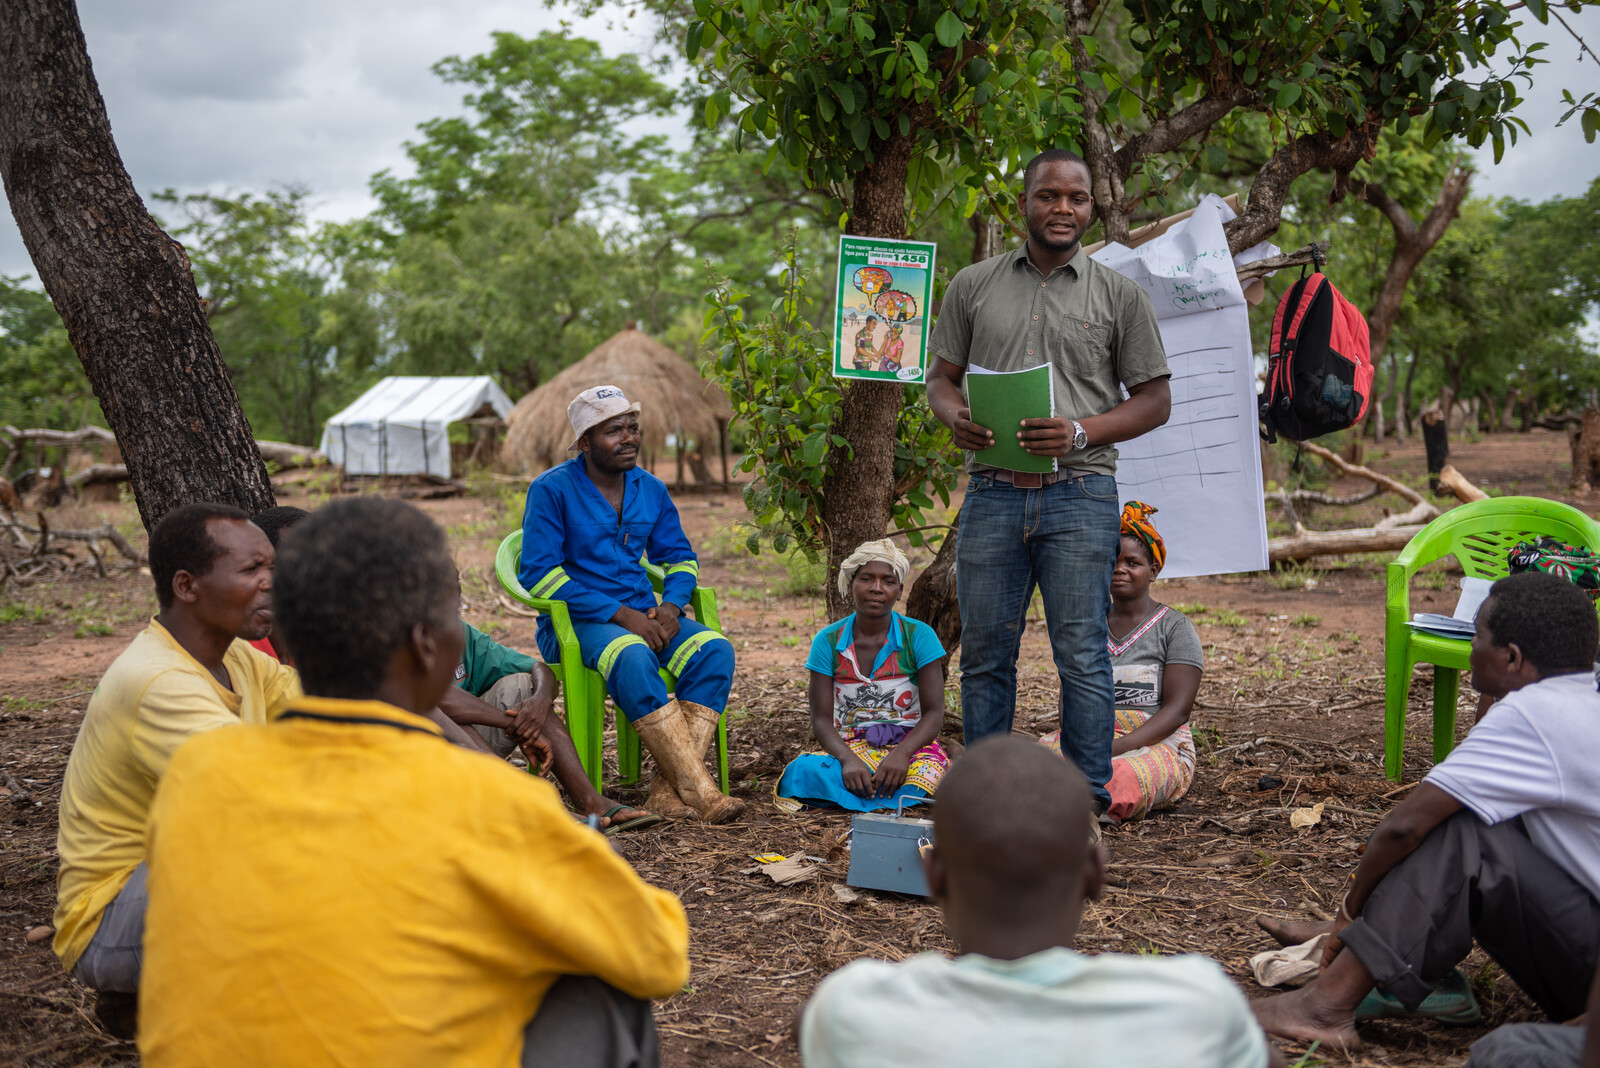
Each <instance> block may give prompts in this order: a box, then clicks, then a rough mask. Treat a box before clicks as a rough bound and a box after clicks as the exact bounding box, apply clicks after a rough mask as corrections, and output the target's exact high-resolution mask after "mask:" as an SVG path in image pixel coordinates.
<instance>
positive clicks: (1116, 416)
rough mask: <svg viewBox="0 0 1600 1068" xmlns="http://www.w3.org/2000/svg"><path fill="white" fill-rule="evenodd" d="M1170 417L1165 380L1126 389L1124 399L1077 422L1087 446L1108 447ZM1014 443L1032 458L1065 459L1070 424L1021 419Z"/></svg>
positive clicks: (1057, 420)
mask: <svg viewBox="0 0 1600 1068" xmlns="http://www.w3.org/2000/svg"><path fill="white" fill-rule="evenodd" d="M1171 414H1172V387H1171V385H1170V384H1169V383H1168V381H1167V378H1166V377H1165V376H1163V377H1161V378H1152V379H1151V380H1150V381H1148V382H1140V383H1139V384H1138V385H1137V386H1130V387H1129V388H1128V399H1127V400H1125V401H1123V402H1122V403H1121V404H1119V405H1117V406H1116V407H1115V408H1113V409H1111V410H1110V411H1109V412H1102V413H1101V414H1099V415H1090V416H1086V417H1084V418H1083V419H1079V420H1078V422H1079V423H1081V424H1083V432H1084V434H1086V435H1087V436H1088V438H1089V444H1090V445H1110V444H1112V443H1114V442H1118V441H1127V440H1128V439H1129V438H1136V437H1138V436H1139V435H1140V434H1146V433H1149V432H1150V431H1152V430H1154V429H1155V428H1156V427H1158V426H1160V425H1161V424H1163V423H1165V422H1166V421H1167V417H1168V416H1169V415H1171ZM1017 440H1018V441H1019V442H1020V443H1021V445H1022V448H1023V450H1024V451H1026V452H1029V453H1032V454H1033V455H1035V456H1065V455H1067V454H1068V453H1070V452H1071V451H1072V421H1071V420H1070V419H1063V418H1062V417H1060V416H1052V417H1051V418H1049V419H1024V420H1023V421H1022V429H1021V430H1020V431H1018V433H1017Z"/></svg>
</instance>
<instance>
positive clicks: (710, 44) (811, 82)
mask: <svg viewBox="0 0 1600 1068" xmlns="http://www.w3.org/2000/svg"><path fill="white" fill-rule="evenodd" d="M1055 12H1056V8H1055V7H1054V5H1051V4H1046V3H1042V2H1039V0H959V2H957V3H952V4H950V5H943V4H929V3H920V2H919V3H909V2H896V0H890V2H885V3H877V4H870V5H868V4H843V3H831V2H830V3H817V2H807V0H801V2H797V3H789V4H780V3H778V2H777V0H748V2H745V3H742V4H718V3H715V2H713V0H695V3H694V14H695V18H694V19H693V20H692V21H690V22H689V23H688V24H687V26H686V27H685V36H684V52H685V55H686V56H687V57H688V58H689V60H690V61H691V62H698V63H699V64H700V77H701V81H702V82H703V83H705V84H707V85H708V87H709V88H710V90H711V91H710V93H709V95H708V96H707V97H706V98H705V102H704V105H703V114H704V118H705V122H706V125H707V126H708V127H710V126H715V125H716V124H717V123H718V122H719V121H720V120H721V119H722V118H723V117H724V116H731V117H732V119H733V121H734V123H735V125H736V126H737V130H738V132H737V133H736V135H735V138H736V144H740V143H742V140H743V139H744V138H754V139H757V140H758V141H760V142H762V143H766V144H768V145H769V146H770V147H769V148H768V152H767V160H768V162H769V163H771V162H772V161H774V160H778V159H782V160H784V161H786V162H787V163H788V164H789V165H790V166H791V167H794V168H795V169H796V170H798V171H799V172H800V173H801V174H802V175H803V176H804V178H805V180H806V182H807V183H808V184H809V185H810V186H812V187H813V188H818V189H826V188H833V189H837V190H842V188H843V187H844V186H845V185H848V184H849V183H851V182H853V180H854V179H855V177H856V176H857V175H859V174H860V173H861V172H862V171H864V170H865V169H866V168H867V167H868V165H869V164H871V163H873V162H874V161H875V160H877V159H879V158H880V157H881V156H882V154H883V152H884V150H885V146H886V145H888V144H889V143H890V142H891V141H894V140H896V139H897V138H901V139H903V138H908V137H910V138H914V139H915V144H916V149H915V151H913V153H912V154H911V173H910V174H909V176H908V187H909V188H908V193H909V196H910V198H911V201H912V202H913V204H914V205H916V206H917V207H918V208H919V209H922V210H926V209H927V208H928V207H929V206H931V205H932V204H933V203H934V202H935V200H936V199H937V198H939V197H941V196H942V195H944V194H946V193H947V192H948V191H949V190H950V188H951V187H952V186H954V187H963V188H965V189H967V190H968V193H969V196H968V198H966V199H967V204H966V212H965V213H966V214H970V213H971V209H972V206H973V205H974V204H975V203H976V197H977V195H978V193H979V191H980V190H981V189H982V188H983V187H984V184H985V182H986V181H987V180H988V179H990V178H991V177H997V176H999V175H1000V174H1002V173H1003V172H1004V169H1005V164H1006V161H1007V160H1008V159H1010V158H1012V157H1014V156H1015V155H1016V154H1017V152H1018V151H1019V147H1020V145H1022V144H1024V143H1025V144H1027V145H1029V146H1031V145H1035V144H1037V145H1050V144H1054V143H1056V142H1057V141H1062V142H1073V141H1074V140H1075V137H1076V130H1077V126H1076V122H1075V116H1076V115H1077V114H1078V113H1079V112H1080V110H1081V106H1080V105H1079V103H1078V101H1077V93H1076V88H1075V87H1074V86H1073V85H1071V83H1069V82H1065V81H1063V80H1061V79H1051V80H1049V81H1048V82H1045V81H1041V79H1040V74H1041V72H1042V71H1043V70H1044V69H1045V68H1046V66H1053V67H1057V68H1058V67H1059V66H1060V65H1061V64H1062V63H1063V62H1064V60H1065V53H1064V52H1063V51H1062V50H1061V47H1060V41H1059V30H1058V28H1057V26H1058V22H1057V19H1058V16H1057V15H1056V14H1055ZM1019 134H1025V137H1019ZM840 199H844V198H843V196H842V195H841V196H840Z"/></svg>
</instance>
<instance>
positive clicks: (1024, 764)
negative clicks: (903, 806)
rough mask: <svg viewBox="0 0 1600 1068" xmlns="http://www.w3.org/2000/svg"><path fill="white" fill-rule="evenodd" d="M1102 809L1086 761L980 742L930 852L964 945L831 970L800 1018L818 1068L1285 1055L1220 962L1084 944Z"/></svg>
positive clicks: (1198, 1066)
mask: <svg viewBox="0 0 1600 1068" xmlns="http://www.w3.org/2000/svg"><path fill="white" fill-rule="evenodd" d="M1089 809H1090V795H1089V785H1088V782H1087V781H1086V780H1085V779H1084V777H1083V774H1082V773H1081V772H1080V771H1078V769H1077V768H1076V767H1075V766H1073V765H1072V764H1069V763H1067V762H1065V761H1063V760H1061V759H1060V758H1059V757H1057V756H1056V755H1055V754H1054V753H1051V752H1049V751H1048V750H1046V749H1044V748H1043V747H1042V746H1039V745H1036V744H1034V743H1033V742H1032V741H1031V740H1027V739H1023V738H1020V737H1017V736H1014V735H993V736H990V737H988V738H984V739H983V740H981V741H979V742H976V743H974V744H973V745H972V747H971V748H969V749H968V750H967V751H966V753H965V754H964V755H963V756H962V757H961V759H960V760H958V761H956V762H955V763H954V764H953V765H952V766H951V768H950V771H949V772H948V773H947V774H946V775H945V777H944V779H943V780H942V781H941V782H940V784H939V798H938V805H937V806H936V808H935V811H934V817H933V821H934V837H935V840H936V844H935V846H934V848H933V850H932V851H931V852H930V854H929V855H928V857H927V859H926V860H925V862H924V867H925V869H926V871H927V876H928V886H929V888H930V890H931V891H932V894H933V896H934V898H936V899H937V900H938V901H939V904H940V906H941V907H942V908H943V909H944V918H945V923H946V924H947V925H948V927H949V929H950V934H951V937H952V938H954V939H955V941H956V944H957V945H958V946H960V949H961V954H962V955H961V956H959V957H957V958H956V959H955V960H951V959H949V958H948V957H946V956H945V955H944V954H942V953H924V954H922V955H920V956H917V957H913V958H911V959H910V960H907V961H904V962H902V963H899V964H889V963H886V962H884V961H876V960H860V961H856V962H855V963H853V964H849V965H846V966H845V967H844V968H841V969H840V970H839V971H837V972H835V973H834V974H833V975H830V976H829V977H828V978H827V979H824V980H823V981H822V983H821V984H820V985H819V986H818V987H817V990H816V993H815V994H814V995H813V996H812V998H811V1002H810V1004H808V1005H807V1006H806V1009H805V1014H804V1016H803V1018H802V1020H801V1025H800V1054H801V1057H802V1059H803V1060H804V1061H805V1063H806V1065H807V1066H808V1068H875V1066H882V1068H891V1066H892V1068H901V1066H903V1065H907V1064H918V1065H930V1066H951V1068H954V1066H958V1065H959V1066H965V1065H977V1066H989V1065H1005V1066H1007V1068H1029V1066H1034V1065H1039V1066H1044V1065H1058V1064H1063V1063H1066V1062H1067V1061H1069V1060H1070V1061H1071V1062H1072V1063H1074V1064H1093V1065H1111V1064H1115V1065H1117V1066H1118V1068H1144V1066H1149V1068H1168V1066H1170V1065H1175V1064H1182V1065H1186V1066H1191V1068H1262V1066H1263V1065H1280V1064H1281V1063H1282V1061H1281V1060H1280V1059H1279V1058H1278V1057H1277V1055H1276V1053H1275V1052H1273V1051H1272V1050H1271V1048H1270V1047H1269V1046H1268V1045H1267V1041H1266V1037H1265V1036H1264V1035H1262V1033H1261V1030H1260V1029H1259V1028H1258V1027H1257V1026H1256V1024H1255V1022H1254V1021H1253V1020H1252V1019H1251V1018H1250V1010H1249V1007H1248V1005H1247V1003H1246V1001H1245V999H1244V996H1243V995H1242V994H1241V993H1240V992H1239V990H1238V988H1237V987H1235V986H1234V985H1233V983H1232V982H1231V981H1230V980H1229V979H1228V977H1227V976H1226V975H1225V974H1223V971H1222V969H1221V968H1220V967H1218V966H1217V964H1216V963H1215V962H1213V961H1210V960H1207V959H1206V958H1204V957H1198V956H1186V957H1136V956H1124V955H1121V954H1103V955H1101V956H1096V957H1088V956H1083V955H1081V954H1079V953H1077V952H1075V951H1074V950H1073V949H1072V943H1073V937H1074V936H1075V935H1076V933H1077V930H1078V922H1079V920H1080V919H1081V918H1082V915H1083V903H1084V900H1085V899H1086V898H1092V897H1096V896H1098V895H1099V893H1100V888H1101V885H1102V882H1103V879H1104V874H1105V858H1104V856H1103V854H1102V853H1101V852H1100V848H1099V847H1098V846H1091V845H1090V844H1089V838H1088V834H1087V833H1086V832H1085V830H1084V828H1085V827H1086V826H1087V825H1088V824H1089Z"/></svg>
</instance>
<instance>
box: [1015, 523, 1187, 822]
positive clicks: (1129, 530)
mask: <svg viewBox="0 0 1600 1068" xmlns="http://www.w3.org/2000/svg"><path fill="white" fill-rule="evenodd" d="M1155 512H1156V510H1155V509H1154V508H1152V507H1150V506H1149V505H1148V504H1145V503H1144V502H1142V501H1129V502H1128V503H1127V504H1126V505H1124V506H1123V509H1122V547H1121V549H1120V550H1119V551H1118V553H1117V562H1116V566H1115V567H1114V568H1113V569H1112V572H1111V615H1110V617H1109V618H1108V619H1107V623H1108V624H1109V630H1110V633H1109V635H1108V636H1107V638H1106V645H1107V647H1108V648H1110V650H1111V673H1112V678H1113V679H1114V681H1115V685H1116V693H1117V713H1116V716H1117V725H1116V732H1117V735H1116V740H1115V741H1113V742H1112V743H1111V769H1112V770H1111V781H1110V782H1109V783H1107V784H1106V789H1107V790H1108V791H1109V792H1110V794H1111V807H1110V808H1109V809H1107V810H1106V814H1107V815H1108V816H1110V817H1111V818H1112V819H1114V820H1118V821H1121V820H1131V819H1138V818H1140V817H1141V816H1145V815H1148V814H1149V813H1150V812H1152V811H1154V810H1155V809H1158V808H1162V807H1164V806H1167V805H1173V804H1176V803H1177V802H1178V801H1179V800H1180V799H1181V798H1182V797H1183V795H1184V794H1186V793H1188V792H1189V784H1190V783H1191V782H1193V781H1194V739H1193V737H1192V736H1191V735H1190V733H1189V713H1190V712H1191V711H1193V709H1194V698H1195V694H1196V693H1197V692H1199V689H1200V672H1201V669H1202V668H1203V667H1204V666H1205V654H1204V652H1203V650H1202V649H1201V647H1200V635H1199V634H1198V633H1196V631H1195V629H1194V624H1193V623H1191V622H1189V620H1188V617H1186V616H1185V615H1184V614H1183V613H1182V612H1179V611H1177V610H1176V609H1173V608H1171V607H1169V606H1167V605H1164V604H1160V603H1159V602H1157V601H1156V600H1154V599H1153V598H1152V597H1151V596H1150V582H1151V580H1152V579H1154V578H1155V577H1156V576H1157V575H1159V574H1160V573H1161V567H1162V565H1163V564H1165V563H1166V562H1167V546H1166V543H1165V542H1163V541H1162V540H1161V535H1160V534H1157V533H1156V528H1155V526H1154V525H1153V524H1152V523H1151V522H1150V517H1151V516H1152V515H1154V514H1155ZM1040 741H1041V742H1042V743H1044V744H1045V745H1048V746H1051V747H1052V748H1054V749H1055V750H1056V751H1057V752H1060V751H1061V732H1060V731H1055V732H1053V733H1051V734H1047V735H1045V736H1044V737H1043V738H1041V739H1040Z"/></svg>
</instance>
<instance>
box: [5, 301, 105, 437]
mask: <svg viewBox="0 0 1600 1068" xmlns="http://www.w3.org/2000/svg"><path fill="white" fill-rule="evenodd" d="M25 282H26V279H24V278H22V277H16V278H7V277H5V276H3V275H0V383H4V388H3V389H0V425H4V424H7V423H10V424H12V425H15V426H23V427H30V426H36V427H56V428H59V429H71V428H74V427H77V426H79V425H80V424H81V423H83V422H85V421H91V422H95V423H101V424H102V425H103V417H102V416H101V414H100V406H99V404H98V403H96V401H95V399H94V394H93V393H92V392H91V391H90V389H89V380H88V378H87V377H86V376H85V375H84V373H83V365H82V364H81V363H79V362H78V356H77V353H75V352H73V350H72V342H71V341H69V340H68V339H67V329H66V327H64V326H62V325H61V317H60V316H59V315H57V314H56V308H55V305H54V304H52V303H51V302H50V298H49V297H48V296H46V295H45V294H44V293H42V292H40V291H38V290H36V289H30V288H29V287H28V286H27V285H26V284H25Z"/></svg>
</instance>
